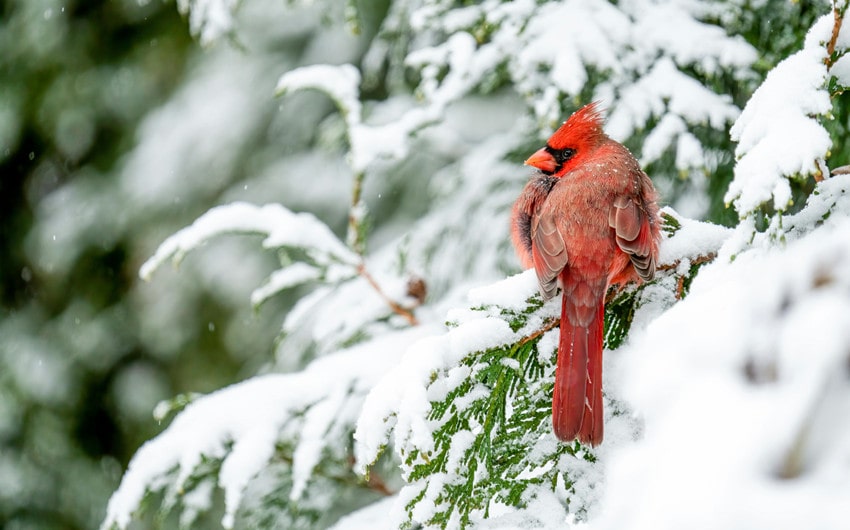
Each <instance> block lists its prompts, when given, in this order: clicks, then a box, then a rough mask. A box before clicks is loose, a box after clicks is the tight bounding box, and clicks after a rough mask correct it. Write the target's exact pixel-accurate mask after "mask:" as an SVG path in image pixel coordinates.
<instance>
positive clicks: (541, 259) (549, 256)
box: [531, 209, 567, 300]
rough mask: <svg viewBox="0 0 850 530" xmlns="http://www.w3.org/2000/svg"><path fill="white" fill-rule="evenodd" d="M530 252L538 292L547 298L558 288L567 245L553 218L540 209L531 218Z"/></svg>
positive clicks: (553, 294)
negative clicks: (538, 288)
mask: <svg viewBox="0 0 850 530" xmlns="http://www.w3.org/2000/svg"><path fill="white" fill-rule="evenodd" d="M531 254H532V258H533V260H534V270H535V271H536V272H537V282H538V285H539V287H540V294H541V295H543V299H544V300H549V299H550V298H552V297H554V296H555V293H556V292H557V290H558V275H559V274H560V273H561V271H562V270H564V267H566V266H567V247H566V245H565V244H564V238H563V237H562V236H561V234H560V232H558V226H557V224H556V223H555V219H554V218H553V217H552V215H551V214H541V213H540V209H538V210H537V211H536V212H535V213H534V216H533V217H532V219H531Z"/></svg>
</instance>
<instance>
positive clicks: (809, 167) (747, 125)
mask: <svg viewBox="0 0 850 530" xmlns="http://www.w3.org/2000/svg"><path fill="white" fill-rule="evenodd" d="M834 23H836V19H835V18H834V17H833V15H831V14H830V15H825V16H823V17H821V18H820V19H819V20H818V21H817V22H816V23H815V24H814V26H812V28H811V29H810V30H809V33H808V35H807V36H806V40H805V45H804V46H803V49H802V50H800V51H799V52H797V53H795V54H794V55H791V56H790V57H788V58H786V59H785V60H783V61H782V62H780V63H779V64H778V65H776V67H775V68H774V69H773V70H771V71H770V72H769V73H768V75H767V78H766V79H765V81H764V83H762V85H761V86H760V87H759V88H758V90H756V92H755V93H754V94H753V96H752V98H750V100H749V102H747V105H746V107H745V108H744V111H743V112H742V113H741V116H740V117H739V118H738V120H737V121H736V122H735V125H734V126H733V127H732V129H731V131H730V133H731V136H732V139H733V140H734V141H736V142H738V147H737V148H736V150H735V155H736V156H737V157H738V162H737V164H736V165H735V176H734V179H733V180H732V182H731V183H730V185H729V189H728V191H727V192H726V196H725V197H724V200H725V201H726V202H727V203H732V204H734V206H735V209H736V210H737V211H738V214H739V215H740V216H741V217H746V216H748V215H749V214H751V213H752V212H753V211H754V210H756V209H757V208H759V207H761V206H762V205H763V204H765V203H768V202H770V203H771V206H772V207H773V208H774V209H775V210H777V211H779V212H782V211H784V210H785V209H786V208H788V206H789V205H790V203H791V198H792V197H791V183H790V180H794V179H805V178H807V177H808V176H815V177H816V178H818V179H820V178H822V177H823V173H824V168H825V167H826V164H825V160H826V158H827V157H828V156H829V150H830V148H831V147H832V141H831V139H830V137H829V133H827V131H826V129H825V128H824V127H823V125H822V124H821V121H820V120H822V119H823V118H824V117H825V116H827V115H828V114H829V113H830V112H831V110H832V102H831V101H830V95H829V92H828V90H827V80H828V76H829V71H828V68H827V61H828V58H829V54H828V52H827V43H828V41H829V40H830V36H831V34H832V30H833V24H834ZM837 23H839V24H840V21H838V22H837Z"/></svg>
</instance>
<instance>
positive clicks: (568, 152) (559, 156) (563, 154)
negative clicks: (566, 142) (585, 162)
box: [546, 145, 576, 166]
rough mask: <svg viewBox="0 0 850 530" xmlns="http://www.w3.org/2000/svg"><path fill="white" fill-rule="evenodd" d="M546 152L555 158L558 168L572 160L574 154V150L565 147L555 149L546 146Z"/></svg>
mask: <svg viewBox="0 0 850 530" xmlns="http://www.w3.org/2000/svg"><path fill="white" fill-rule="evenodd" d="M546 152H547V153H549V154H550V155H552V157H554V158H555V163H556V164H558V166H561V165H562V164H563V163H564V162H566V161H567V160H569V159H570V158H572V157H573V156H574V155H575V154H576V150H575V149H570V148H569V147H565V148H563V149H555V148H554V147H551V146H548V145H547V146H546Z"/></svg>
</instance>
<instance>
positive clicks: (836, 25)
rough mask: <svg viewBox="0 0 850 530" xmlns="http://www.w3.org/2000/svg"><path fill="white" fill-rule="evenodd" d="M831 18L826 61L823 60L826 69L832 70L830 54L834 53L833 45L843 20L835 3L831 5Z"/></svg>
mask: <svg viewBox="0 0 850 530" xmlns="http://www.w3.org/2000/svg"><path fill="white" fill-rule="evenodd" d="M832 16H833V23H832V36H831V37H830V38H829V42H828V43H827V45H826V59H824V63H826V68H827V69H829V68H832V64H833V61H832V54H834V53H835V43H836V42H837V41H838V34H839V33H840V32H841V24H842V22H843V19H844V17H843V16H842V15H841V12H840V11H839V9H838V5H837V4H836V3H833V4H832Z"/></svg>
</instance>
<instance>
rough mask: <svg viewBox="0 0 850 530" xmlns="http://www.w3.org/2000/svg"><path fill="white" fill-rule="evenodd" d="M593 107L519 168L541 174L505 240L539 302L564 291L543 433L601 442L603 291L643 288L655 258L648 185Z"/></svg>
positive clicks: (654, 215) (655, 226)
mask: <svg viewBox="0 0 850 530" xmlns="http://www.w3.org/2000/svg"><path fill="white" fill-rule="evenodd" d="M602 123H603V118H602V115H601V112H600V109H599V107H598V104H597V103H591V104H589V105H586V106H585V107H583V108H581V109H579V110H578V111H576V112H575V113H574V114H573V115H572V116H570V119H568V120H567V121H566V122H565V123H564V124H563V125H562V126H561V127H560V128H559V129H558V130H557V131H555V133H554V134H553V135H552V137H551V138H549V141H548V142H547V143H546V146H545V147H544V148H542V149H540V150H539V151H537V152H536V153H534V154H533V155H531V157H530V158H529V159H528V160H526V161H525V163H526V164H527V165H530V166H534V167H536V168H537V169H539V170H540V172H539V173H537V174H535V175H534V176H533V177H532V178H531V180H530V181H529V182H528V184H526V186H525V188H524V189H523V191H522V194H521V195H520V196H519V199H517V201H516V203H515V204H514V208H513V213H512V216H511V224H512V227H511V237H512V239H513V243H514V246H515V247H516V250H517V253H518V254H519V258H520V261H522V263H523V266H524V267H526V268H529V267H534V270H535V271H536V272H537V281H538V284H539V288H540V293H541V294H542V295H543V298H544V299H545V300H548V299H550V298H552V297H554V296H555V294H556V291H557V288H558V287H560V288H561V289H562V291H563V301H562V302H561V338H560V341H559V344H558V364H557V367H556V369H555V391H554V394H553V396H552V425H553V427H554V430H555V435H556V436H557V437H558V438H559V439H561V440H564V441H571V440H573V439H575V438H578V439H579V441H580V442H581V443H583V444H590V445H592V446H596V445H599V444H600V443H602V431H603V426H602V421H603V412H602V327H603V323H604V306H605V295H606V293H607V291H608V288H609V287H610V286H611V285H614V284H619V285H625V284H626V283H628V282H630V281H641V280H643V281H648V280H651V279H652V277H653V276H654V275H655V263H656V260H657V259H658V242H659V238H660V234H659V225H660V222H659V218H658V205H657V204H656V193H655V189H654V188H653V186H652V181H650V180H649V177H647V176H646V173H644V172H643V171H642V170H641V168H640V165H639V164H638V161H637V160H635V157H634V156H632V154H631V153H630V152H629V150H628V149H626V148H625V147H624V146H623V145H622V144H620V143H618V142H616V141H614V140H612V139H611V138H609V137H608V136H607V135H606V134H605V132H604V131H603V130H602Z"/></svg>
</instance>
